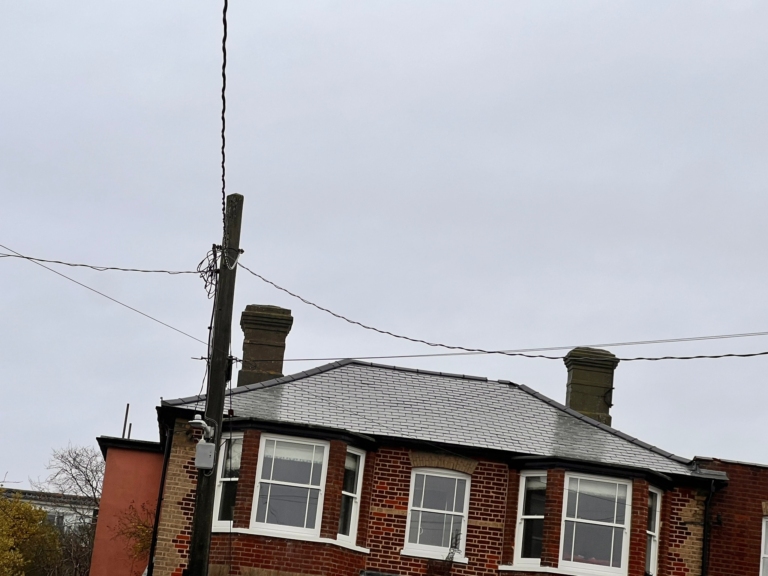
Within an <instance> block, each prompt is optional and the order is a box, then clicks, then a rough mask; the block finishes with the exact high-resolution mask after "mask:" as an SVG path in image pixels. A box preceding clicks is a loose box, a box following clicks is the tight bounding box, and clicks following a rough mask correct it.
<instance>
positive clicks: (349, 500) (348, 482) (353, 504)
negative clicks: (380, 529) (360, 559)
mask: <svg viewBox="0 0 768 576" xmlns="http://www.w3.org/2000/svg"><path fill="white" fill-rule="evenodd" d="M364 463H365V452H362V451H360V450H355V449H354V448H348V449H347V457H346V459H345V461H344V481H343V483H342V487H341V514H340V515H339V533H338V535H337V537H336V538H337V539H338V540H347V541H349V542H351V543H352V544H354V543H355V541H356V540H357V520H358V515H359V513H360V491H361V489H362V484H363V464H364Z"/></svg>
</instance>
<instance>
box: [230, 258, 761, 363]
mask: <svg viewBox="0 0 768 576" xmlns="http://www.w3.org/2000/svg"><path fill="white" fill-rule="evenodd" d="M238 265H239V266H240V268H242V269H243V270H245V271H246V272H248V273H250V274H252V275H253V276H255V277H256V278H258V279H259V280H261V281H262V282H265V283H267V284H269V285H270V286H273V287H274V288H276V289H278V290H280V291H281V292H284V293H286V294H288V295H289V296H292V297H293V298H296V299H298V300H300V301H301V302H303V303H304V304H307V305H308V306H312V307H313V308H316V309H318V310H321V311H322V312H325V313H327V314H330V315H331V316H333V317H335V318H338V319H340V320H343V321H345V322H348V323H349V324H354V325H355V326H359V327H360V328H364V329H366V330H371V331H373V332H377V333H379V334H384V335H386V336H391V337H392V338H398V339H400V340H407V341H408V342H414V343H417V344H425V345H427V346H432V347H434V348H445V349H447V350H460V351H461V352H452V353H440V354H408V355H390V356H367V357H356V358H357V359H360V360H362V359H386V358H428V357H437V356H468V355H475V354H483V355H486V354H498V355H503V356H522V357H524V358H543V359H546V360H562V359H563V358H564V356H550V355H545V354H531V353H532V352H547V351H555V350H570V349H572V348H577V347H579V346H586V347H590V348H610V347H615V346H638V345H645V344H669V343H673V342H693V341H699V340H722V339H726V338H746V337H752V336H768V332H746V333H740V334H719V335H714V336H693V337H687V338H666V339H662V340H636V341H633V342H613V343H603V344H581V345H572V346H552V347H547V348H523V349H518V350H485V349H483V348H466V347H464V346H453V345H450V344H442V343H440V342H429V341H427V340H421V339H419V338H412V337H410V336H404V335H402V334H395V333H394V332H390V331H389V330H382V329H380V328H376V327H374V326H369V325H367V324H363V323H362V322H358V321H357V320H352V319H350V318H347V317H346V316H343V315H341V314H338V313H336V312H334V311H333V310H329V309H328V308H325V307H323V306H320V305H319V304H315V303H314V302H311V301H310V300H307V299H306V298H304V297H302V296H299V295H298V294H295V293H294V292H291V291H290V290H288V289H287V288H283V287H282V286H280V285H278V284H276V283H275V282H273V281H272V280H269V279H268V278H265V277H264V276H262V275H261V274H258V273H257V272H254V271H253V270H251V269H250V268H248V267H247V266H245V265H243V264H242V263H241V262H239V263H238ZM766 354H768V352H759V353H754V354H721V355H713V356H706V355H698V356H662V357H637V358H621V359H620V360H623V361H625V362H633V361H637V360H650V361H655V360H698V359H703V358H747V357H752V356H763V355H766ZM342 359H343V358H307V359H290V360H286V361H293V362H299V361H309V360H312V361H335V360H342Z"/></svg>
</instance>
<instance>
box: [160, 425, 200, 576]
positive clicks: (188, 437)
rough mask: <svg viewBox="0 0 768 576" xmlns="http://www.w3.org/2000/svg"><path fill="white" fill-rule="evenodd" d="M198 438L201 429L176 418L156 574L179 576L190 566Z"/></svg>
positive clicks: (170, 439) (164, 495)
mask: <svg viewBox="0 0 768 576" xmlns="http://www.w3.org/2000/svg"><path fill="white" fill-rule="evenodd" d="M199 438H200V432H199V431H193V430H192V429H191V428H190V426H189V423H188V422H187V421H186V420H184V419H178V420H176V422H175V423H174V427H173V433H172V434H170V435H169V439H168V441H169V442H171V451H170V455H169V459H168V468H167V472H166V474H167V476H166V482H165V488H164V491H163V501H162V504H161V507H160V520H159V523H158V529H157V546H156V551H155V568H154V574H155V576H176V575H180V574H181V572H182V570H183V569H184V568H186V567H187V558H188V549H189V539H190V537H191V535H192V516H193V514H194V511H195V494H196V488H197V468H195V446H196V445H197V441H198V439H199Z"/></svg>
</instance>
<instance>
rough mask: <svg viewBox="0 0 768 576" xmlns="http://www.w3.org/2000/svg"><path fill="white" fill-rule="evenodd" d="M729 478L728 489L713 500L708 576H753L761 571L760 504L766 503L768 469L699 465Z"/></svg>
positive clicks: (740, 465) (743, 465) (731, 464)
mask: <svg viewBox="0 0 768 576" xmlns="http://www.w3.org/2000/svg"><path fill="white" fill-rule="evenodd" d="M701 465H702V467H706V468H709V469H711V470H720V471H722V472H725V473H727V474H728V478H729V482H728V486H727V487H725V488H724V489H722V490H719V491H718V492H716V493H715V495H714V497H713V498H712V504H711V514H710V521H711V522H712V529H711V537H710V546H709V575H708V576H742V575H744V576H747V575H749V576H755V575H756V574H758V573H759V567H760V544H761V538H762V522H763V517H764V514H763V502H768V467H765V466H753V465H747V464H736V463H729V462H722V461H719V460H713V461H702V462H701Z"/></svg>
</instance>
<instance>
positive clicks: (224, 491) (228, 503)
mask: <svg viewBox="0 0 768 576" xmlns="http://www.w3.org/2000/svg"><path fill="white" fill-rule="evenodd" d="M236 496H237V482H222V483H221V496H220V499H219V520H232V519H233V518H234V517H235V514H234V513H235V497H236Z"/></svg>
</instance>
